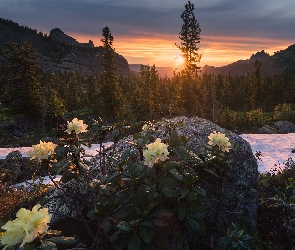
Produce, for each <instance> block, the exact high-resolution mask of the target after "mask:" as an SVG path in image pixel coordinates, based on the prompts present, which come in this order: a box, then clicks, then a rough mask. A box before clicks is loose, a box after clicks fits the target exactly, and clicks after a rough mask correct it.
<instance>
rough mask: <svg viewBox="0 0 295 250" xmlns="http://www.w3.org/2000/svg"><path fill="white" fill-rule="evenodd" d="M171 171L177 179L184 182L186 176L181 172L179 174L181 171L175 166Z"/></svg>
mask: <svg viewBox="0 0 295 250" xmlns="http://www.w3.org/2000/svg"><path fill="white" fill-rule="evenodd" d="M169 172H170V173H171V175H172V176H173V177H174V178H175V179H176V180H179V181H181V182H184V178H183V176H182V175H181V174H179V172H178V171H177V170H176V169H175V168H174V169H171V170H170V171H169Z"/></svg>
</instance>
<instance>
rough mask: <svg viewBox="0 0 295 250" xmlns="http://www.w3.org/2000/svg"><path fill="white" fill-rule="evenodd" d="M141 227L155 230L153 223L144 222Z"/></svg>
mask: <svg viewBox="0 0 295 250" xmlns="http://www.w3.org/2000/svg"><path fill="white" fill-rule="evenodd" d="M141 225H142V226H143V227H149V228H153V227H154V225H153V223H152V222H151V221H144V222H142V223H141Z"/></svg>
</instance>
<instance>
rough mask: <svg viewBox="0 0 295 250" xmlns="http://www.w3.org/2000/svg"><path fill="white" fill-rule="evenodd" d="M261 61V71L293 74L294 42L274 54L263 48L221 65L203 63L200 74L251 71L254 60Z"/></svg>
mask: <svg viewBox="0 0 295 250" xmlns="http://www.w3.org/2000/svg"><path fill="white" fill-rule="evenodd" d="M256 60H258V61H260V62H261V72H262V73H267V74H278V73H280V72H282V71H283V70H287V71H288V72H289V73H291V74H293V75H295V44H293V45H291V46H289V47H288V48H287V49H285V50H281V51H277V52H275V53H274V55H272V56H271V55H269V54H267V53H266V52H265V51H264V50H262V51H261V52H257V53H256V54H253V55H252V56H251V57H250V59H247V60H239V61H237V62H234V63H231V64H229V65H227V66H223V67H214V66H208V65H205V66H204V67H203V68H202V74H204V73H207V74H210V73H213V74H216V75H217V74H220V73H223V74H231V75H241V74H247V73H251V72H253V71H254V70H255V67H254V62H255V61H256Z"/></svg>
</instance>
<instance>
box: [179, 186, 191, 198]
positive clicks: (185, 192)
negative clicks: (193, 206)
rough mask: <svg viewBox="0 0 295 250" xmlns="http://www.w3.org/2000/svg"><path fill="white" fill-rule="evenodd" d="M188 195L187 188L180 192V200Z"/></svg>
mask: <svg viewBox="0 0 295 250" xmlns="http://www.w3.org/2000/svg"><path fill="white" fill-rule="evenodd" d="M188 193H189V190H188V189H187V188H185V189H183V190H182V191H181V198H184V197H185V196H187V195H188Z"/></svg>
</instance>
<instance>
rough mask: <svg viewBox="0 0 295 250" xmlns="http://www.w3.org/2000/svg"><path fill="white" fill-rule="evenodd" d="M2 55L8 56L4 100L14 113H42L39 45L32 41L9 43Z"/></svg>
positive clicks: (34, 114) (32, 115)
mask: <svg viewBox="0 0 295 250" xmlns="http://www.w3.org/2000/svg"><path fill="white" fill-rule="evenodd" d="M1 55H2V56H3V57H4V58H5V85H4V87H3V90H2V93H3V97H2V103H3V104H4V105H5V106H6V107H8V108H9V109H10V110H11V112H12V113H13V114H24V115H25V117H27V118H33V117H39V116H40V114H41V110H42V100H43V98H42V86H41V83H40V82H41V69H40V66H39V64H38V62H37V58H38V56H37V55H36V49H34V48H32V45H31V43H30V42H24V43H22V44H14V43H8V44H7V45H6V48H5V50H4V51H2V53H1Z"/></svg>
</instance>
